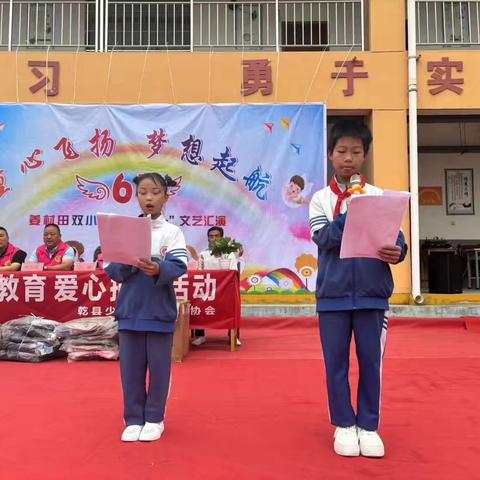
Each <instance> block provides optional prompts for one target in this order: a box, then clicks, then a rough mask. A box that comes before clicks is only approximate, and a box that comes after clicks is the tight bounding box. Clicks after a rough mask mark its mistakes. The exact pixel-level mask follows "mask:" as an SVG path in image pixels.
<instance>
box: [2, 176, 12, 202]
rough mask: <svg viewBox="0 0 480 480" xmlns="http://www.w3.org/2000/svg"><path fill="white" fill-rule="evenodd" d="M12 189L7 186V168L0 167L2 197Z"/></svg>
mask: <svg viewBox="0 0 480 480" xmlns="http://www.w3.org/2000/svg"><path fill="white" fill-rule="evenodd" d="M11 190H12V189H11V188H9V187H7V177H6V175H5V170H2V169H0V198H2V197H3V196H4V195H6V194H7V193H8V192H10V191H11Z"/></svg>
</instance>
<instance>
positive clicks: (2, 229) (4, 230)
mask: <svg viewBox="0 0 480 480" xmlns="http://www.w3.org/2000/svg"><path fill="white" fill-rule="evenodd" d="M0 230H1V231H2V232H5V235H6V236H7V237H8V232H7V229H6V228H5V227H0Z"/></svg>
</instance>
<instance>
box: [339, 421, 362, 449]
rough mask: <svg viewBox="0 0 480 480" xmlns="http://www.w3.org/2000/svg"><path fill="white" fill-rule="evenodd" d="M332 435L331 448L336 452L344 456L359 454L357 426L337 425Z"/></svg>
mask: <svg viewBox="0 0 480 480" xmlns="http://www.w3.org/2000/svg"><path fill="white" fill-rule="evenodd" d="M334 437H335V441H334V443H333V449H334V450H335V453H336V454H338V455H342V456H344V457H358V456H359V455H360V448H359V446H358V436H357V427H356V426H355V425H353V426H352V427H337V428H336V429H335V434H334Z"/></svg>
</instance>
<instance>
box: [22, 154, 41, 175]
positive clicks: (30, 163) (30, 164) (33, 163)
mask: <svg viewBox="0 0 480 480" xmlns="http://www.w3.org/2000/svg"><path fill="white" fill-rule="evenodd" d="M42 153H43V152H42V151H41V150H40V149H39V148H36V149H35V150H34V151H33V153H32V154H31V155H30V156H29V157H27V159H26V160H25V161H24V162H23V163H22V164H21V165H20V170H21V172H22V173H23V174H24V175H26V173H27V171H28V170H35V169H36V168H39V167H41V166H42V165H43V164H44V161H43V160H40V159H39V158H36V157H37V155H41V154H42Z"/></svg>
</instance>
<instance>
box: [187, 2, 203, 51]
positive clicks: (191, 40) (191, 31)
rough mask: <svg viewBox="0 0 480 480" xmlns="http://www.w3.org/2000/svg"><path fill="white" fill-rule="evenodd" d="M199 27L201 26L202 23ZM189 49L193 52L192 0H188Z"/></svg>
mask: <svg viewBox="0 0 480 480" xmlns="http://www.w3.org/2000/svg"><path fill="white" fill-rule="evenodd" d="M200 8H202V7H201V6H200ZM199 28H202V25H200V27H199ZM190 51H191V52H193V0H190Z"/></svg>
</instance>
